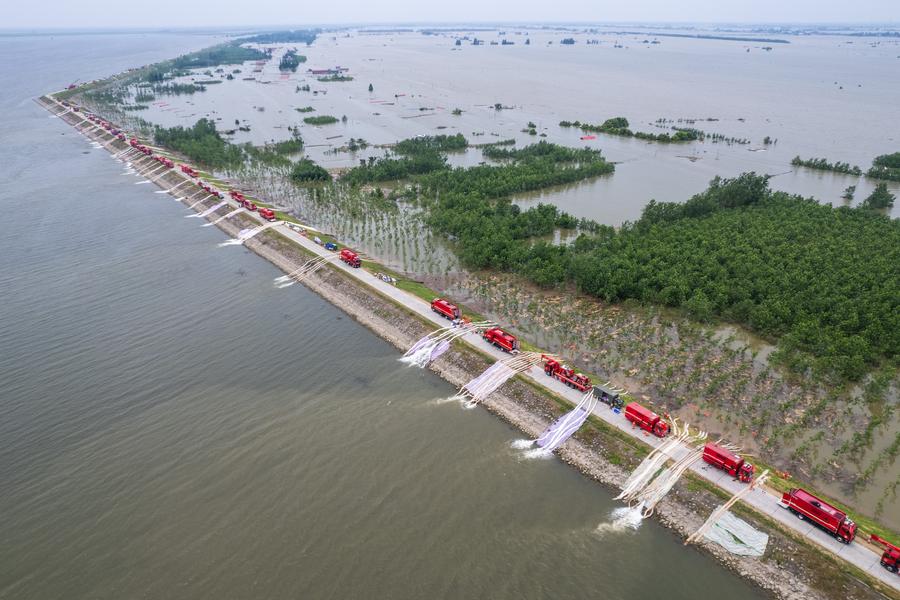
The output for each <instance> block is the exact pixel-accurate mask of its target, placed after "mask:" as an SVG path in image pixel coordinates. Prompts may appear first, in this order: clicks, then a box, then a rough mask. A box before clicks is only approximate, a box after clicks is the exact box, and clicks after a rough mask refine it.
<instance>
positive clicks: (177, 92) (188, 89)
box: [150, 83, 206, 96]
mask: <svg viewBox="0 0 900 600" xmlns="http://www.w3.org/2000/svg"><path fill="white" fill-rule="evenodd" d="M150 89H152V90H153V92H154V93H155V94H157V95H160V96H181V95H183V94H196V93H197V92H205V91H206V87H204V86H202V85H198V84H194V83H166V84H156V85H153V86H152V87H151V88H150Z"/></svg>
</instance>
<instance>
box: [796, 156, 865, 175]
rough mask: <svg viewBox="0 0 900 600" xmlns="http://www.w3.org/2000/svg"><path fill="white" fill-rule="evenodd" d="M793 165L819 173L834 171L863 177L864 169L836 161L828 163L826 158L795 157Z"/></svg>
mask: <svg viewBox="0 0 900 600" xmlns="http://www.w3.org/2000/svg"><path fill="white" fill-rule="evenodd" d="M791 164H792V165H794V166H795V167H806V168H807V169H818V170H819V171H833V172H835V173H845V174H847V175H857V176H858V175H862V169H860V168H859V167H857V166H851V165H850V163H845V162H840V161H835V162H833V163H831V162H828V160H827V159H824V158H807V159H803V158H800V157H799V156H795V157H794V158H793V159H792V160H791Z"/></svg>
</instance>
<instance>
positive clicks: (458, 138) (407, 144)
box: [394, 133, 469, 155]
mask: <svg viewBox="0 0 900 600" xmlns="http://www.w3.org/2000/svg"><path fill="white" fill-rule="evenodd" d="M468 146H469V141H468V140H467V139H466V137H465V136H464V135H463V134H461V133H457V134H456V135H433V136H422V137H416V138H410V139H408V140H402V141H400V142H397V144H396V145H395V146H394V152H396V153H397V154H407V155H408V154H418V153H420V152H426V151H435V152H448V151H452V150H465V149H466V148H467V147H468Z"/></svg>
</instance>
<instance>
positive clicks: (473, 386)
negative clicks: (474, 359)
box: [457, 352, 541, 408]
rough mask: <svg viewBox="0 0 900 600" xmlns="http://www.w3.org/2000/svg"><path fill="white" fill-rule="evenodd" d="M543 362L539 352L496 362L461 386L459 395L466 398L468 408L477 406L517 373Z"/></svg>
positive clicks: (524, 353)
mask: <svg viewBox="0 0 900 600" xmlns="http://www.w3.org/2000/svg"><path fill="white" fill-rule="evenodd" d="M540 362H541V354H540V353H539V352H523V353H521V354H517V355H516V356H513V357H510V358H505V359H503V360H500V361H497V362H495V363H494V364H493V365H491V366H490V367H488V368H487V370H485V371H484V373H482V374H481V375H479V376H478V377H476V378H475V379H473V380H472V381H470V382H469V383H467V384H465V385H464V386H462V388H460V390H459V394H457V396H459V397H461V398H466V399H467V402H466V405H465V406H466V408H475V406H477V405H478V403H480V402H482V401H483V400H484V399H485V398H487V397H488V396H490V395H491V394H492V393H493V392H494V391H495V390H496V389H497V388H499V387H500V386H501V385H503V384H504V383H506V382H507V381H508V380H509V379H510V378H511V377H513V376H514V375H516V374H517V373H524V372H525V371H527V370H529V369H530V368H531V367H533V366H534V365H536V364H539V363H540Z"/></svg>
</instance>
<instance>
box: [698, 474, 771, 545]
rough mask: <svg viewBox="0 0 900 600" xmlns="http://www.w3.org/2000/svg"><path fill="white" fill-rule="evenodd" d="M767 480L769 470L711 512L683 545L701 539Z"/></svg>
mask: <svg viewBox="0 0 900 600" xmlns="http://www.w3.org/2000/svg"><path fill="white" fill-rule="evenodd" d="M768 478H769V470H768V469H766V470H765V471H763V472H762V473H760V474H759V476H758V477H756V478H755V479H754V480H753V481H751V482H750V484H749V485H748V486H747V487H745V488H744V489H742V490H741V491H739V492H738V493H736V494H735V495H734V496H732V497H731V498H729V500H728V501H727V502H726V503H725V504H723V505H721V506H719V507H718V508H716V510H714V511H713V512H712V514H710V515H709V518H707V519H706V521H705V522H704V523H703V525H701V526H700V527H699V528H698V529H697V531H695V532H694V533H692V534H691V535H689V536H688V538H687V539H686V540H685V541H684V544H685V545H687V544H693V543H694V542H696V541H697V540H698V539H700V538H701V537H703V536H704V535H705V534H706V532H707V531H708V530H709V529H710V528H711V527H712V526H713V525H715V524H716V522H717V521H718V520H719V519H720V518H721V517H722V516H723V515H724V514H725V513H726V512H727V511H728V510H729V509H730V508H731V507H732V506H733V505H734V504H735V503H736V502H737V501H738V500H740V499H741V498H743V497H744V496H746V495H747V494H749V493H750V492H751V491H753V490H754V489H756V488H757V487H760V486H761V485H763V484H764V483H765V482H766V480H767V479H768Z"/></svg>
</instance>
